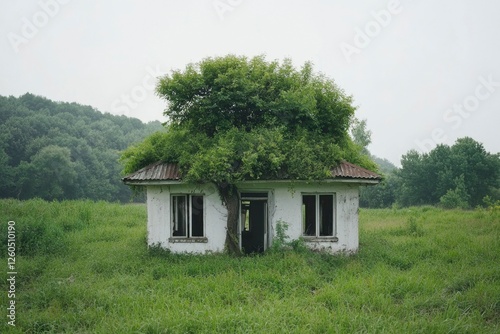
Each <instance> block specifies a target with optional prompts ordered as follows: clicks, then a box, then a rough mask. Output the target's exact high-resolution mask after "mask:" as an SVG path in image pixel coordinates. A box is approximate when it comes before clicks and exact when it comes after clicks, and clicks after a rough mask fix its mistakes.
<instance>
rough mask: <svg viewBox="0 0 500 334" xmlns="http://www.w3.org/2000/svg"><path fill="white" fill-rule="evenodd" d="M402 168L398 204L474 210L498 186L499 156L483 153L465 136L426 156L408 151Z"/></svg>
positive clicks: (441, 146)
mask: <svg viewBox="0 0 500 334" xmlns="http://www.w3.org/2000/svg"><path fill="white" fill-rule="evenodd" d="M401 165H402V168H401V170H399V171H398V172H397V175H398V177H399V178H400V180H401V188H400V189H399V191H398V195H397V201H398V202H399V203H400V204H402V205H404V206H408V205H421V204H439V203H441V204H442V205H444V206H447V207H450V206H454V207H464V208H465V207H474V206H477V205H481V204H482V203H483V198H484V197H485V196H487V195H490V196H492V195H493V196H494V194H495V193H497V191H498V188H499V186H500V184H499V177H500V155H499V154H491V153H488V152H486V150H485V149H484V147H483V145H482V144H480V143H478V142H476V141H475V140H473V139H472V138H468V137H465V138H460V139H458V140H457V141H456V143H455V144H454V145H453V146H451V147H450V146H447V145H438V146H437V147H436V148H435V149H433V150H432V151H431V152H429V153H424V154H421V153H418V152H416V151H410V152H408V153H407V154H406V155H404V156H403V158H402V160H401ZM453 203H455V204H453Z"/></svg>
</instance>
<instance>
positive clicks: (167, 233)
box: [146, 180, 364, 253]
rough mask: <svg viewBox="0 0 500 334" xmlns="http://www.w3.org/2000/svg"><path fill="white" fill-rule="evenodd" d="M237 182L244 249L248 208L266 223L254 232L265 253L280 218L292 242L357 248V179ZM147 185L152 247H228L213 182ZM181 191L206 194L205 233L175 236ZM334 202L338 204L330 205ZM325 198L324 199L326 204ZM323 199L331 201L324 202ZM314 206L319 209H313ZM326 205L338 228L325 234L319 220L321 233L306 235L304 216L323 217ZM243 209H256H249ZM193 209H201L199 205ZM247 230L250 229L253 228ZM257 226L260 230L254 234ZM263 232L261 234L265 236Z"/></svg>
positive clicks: (327, 247) (199, 249) (330, 248)
mask: <svg viewBox="0 0 500 334" xmlns="http://www.w3.org/2000/svg"><path fill="white" fill-rule="evenodd" d="M362 183H364V182H362ZM237 186H238V189H239V191H240V194H241V195H242V200H241V201H240V205H241V209H242V215H241V221H240V229H239V242H240V247H242V248H245V247H243V245H244V244H245V240H243V239H245V238H248V233H249V232H246V228H245V226H246V225H245V224H247V225H248V224H249V223H248V219H247V218H245V217H246V214H244V212H248V215H249V216H250V215H253V217H254V220H255V219H256V218H255V217H258V218H259V221H263V226H262V228H261V229H253V231H254V232H253V233H258V234H259V239H258V240H259V242H260V241H262V243H261V244H260V247H259V249H260V250H261V251H262V250H265V249H267V248H268V247H269V246H270V245H271V244H272V240H273V237H274V236H275V231H276V224H277V223H278V222H284V223H286V224H287V225H288V231H287V233H286V234H287V235H288V236H289V237H290V239H291V240H294V239H299V238H300V237H302V238H304V240H305V242H306V245H308V246H309V247H310V248H313V249H318V250H324V251H327V252H330V253H336V252H344V251H345V252H356V251H357V249H358V244H359V242H358V205H359V186H360V183H358V182H356V181H354V180H353V181H345V180H337V181H333V180H328V181H322V182H298V181H297V182H289V181H287V182H285V181H282V182H280V181H275V182H264V181H255V182H245V183H241V184H238V185H237ZM146 187H147V207H148V244H149V245H150V246H151V245H158V244H159V245H161V246H162V247H164V248H168V249H170V250H171V251H172V252H175V253H178V252H181V253H182V252H194V253H207V252H222V251H223V250H224V242H225V238H226V223H227V222H226V217H227V211H226V208H225V207H224V206H223V205H222V203H221V199H220V197H219V194H218V193H217V190H216V189H215V187H214V186H213V185H203V186H194V185H188V184H184V183H182V182H175V181H172V182H162V184H158V185H152V184H148V185H147V186H146ZM178 195H186V198H187V201H188V203H189V198H190V195H196V196H197V197H195V198H196V199H197V200H199V199H200V195H202V196H203V206H202V208H201V204H198V207H200V208H201V209H200V210H198V211H197V212H198V214H199V215H200V216H201V215H202V216H203V235H202V236H200V235H198V236H196V237H191V236H190V234H189V232H185V233H186V235H185V236H183V237H182V236H181V237H178V236H174V234H175V233H174V224H175V223H174V221H175V220H176V218H175V217H176V215H177V213H175V212H174V211H175V210H176V209H174V208H173V207H172V206H173V196H178ZM303 196H309V197H308V198H309V199H310V201H309V202H310V203H312V204H310V206H309V207H308V208H310V209H309V211H307V209H305V208H306V206H305V205H306V204H304V202H303ZM330 200H331V202H332V203H333V204H330V202H329V201H330ZM320 201H322V202H321V204H320ZM323 202H324V203H326V204H322V203H323ZM316 203H317V204H316ZM252 205H253V206H252ZM313 205H315V206H316V207H315V208H314V207H313ZM323 205H324V207H325V208H328V212H330V211H331V208H333V218H332V217H331V216H328V217H329V219H330V220H332V224H333V230H328V231H329V232H327V233H326V234H327V235H320V232H318V231H319V227H318V226H319V225H318V224H321V223H317V225H316V230H315V232H314V233H316V236H311V235H305V232H304V224H305V223H304V216H305V215H309V216H311V217H312V218H311V217H309V218H311V219H316V220H317V221H319V220H318V219H320V218H317V217H319V216H321V217H323V216H322V215H325V214H323V213H322V210H326V209H323ZM188 206H189V205H188ZM244 207H248V208H250V209H249V210H254V211H245V210H244ZM183 208H184V207H183ZM255 208H257V209H255ZM259 208H260V209H259ZM177 210H178V209H177ZM193 210H195V211H196V209H193ZM256 210H261V211H260V212H259V213H253V212H257V211H256ZM188 212H190V211H187V210H186V216H189V215H190V213H188ZM306 212H308V213H306ZM177 219H179V218H177ZM193 219H194V218H193ZM197 219H199V218H197ZM321 219H323V218H321ZM325 219H326V218H325ZM251 224H253V223H251ZM193 228H194V227H193ZM198 229H199V227H198ZM248 230H249V231H250V227H248ZM256 230H258V232H255V231H256ZM245 233H247V234H245ZM260 234H262V236H261V237H262V238H261V239H260ZM262 246H263V247H262Z"/></svg>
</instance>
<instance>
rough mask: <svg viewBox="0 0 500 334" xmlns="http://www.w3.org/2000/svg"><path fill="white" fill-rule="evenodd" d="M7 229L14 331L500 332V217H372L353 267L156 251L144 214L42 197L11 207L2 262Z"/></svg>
mask: <svg viewBox="0 0 500 334" xmlns="http://www.w3.org/2000/svg"><path fill="white" fill-rule="evenodd" d="M9 220H14V221H15V222H16V228H17V229H18V230H19V234H18V235H17V238H18V240H17V241H18V250H19V255H18V256H17V271H18V277H17V282H16V285H17V286H16V289H17V291H16V292H17V293H16V297H17V319H16V320H17V321H16V323H17V326H16V328H14V329H12V328H9V327H8V326H6V325H5V324H2V326H3V327H0V331H2V332H13V333H44V332H45V333H264V332H265V333H354V332H360V333H363V332H365V333H498V332H500V266H499V255H500V217H499V214H498V211H487V210H482V211H459V210H451V211H444V210H440V209H436V208H432V207H422V208H412V209H405V210H389V209H388V210H362V211H361V212H360V251H359V253H358V254H356V255H354V256H345V255H338V256H330V255H325V254H321V253H312V252H309V251H304V249H303V248H301V247H299V248H297V249H298V250H295V251H294V250H292V248H285V249H281V250H279V251H276V250H274V251H273V252H269V253H268V254H265V255H260V256H251V257H242V258H233V257H229V256H226V255H223V254H211V255H201V256H200V255H198V256H196V255H191V254H184V255H178V254H171V253H169V252H167V251H162V250H160V249H151V250H148V249H147V247H146V208H145V206H143V205H119V204H110V203H105V202H97V203H95V202H89V201H75V202H73V201H67V202H52V203H47V202H44V201H40V200H32V201H27V202H19V201H14V200H4V201H0V222H1V228H2V235H1V236H0V237H1V239H0V240H2V243H3V244H2V245H1V246H0V247H2V248H1V249H2V252H3V253H2V254H5V252H4V251H5V238H6V230H5V229H6V223H7V221H9ZM34 230H36V231H37V232H36V233H35V232H32V231H34ZM2 261H3V262H4V263H5V267H4V268H6V259H5V256H4V257H3V260H2ZM6 272H7V270H6V269H5V270H3V271H2V272H0V279H1V283H0V286H1V288H2V289H3V290H4V291H5V290H6V288H7V284H6ZM0 301H1V305H2V309H4V310H5V307H4V305H6V303H7V296H6V294H5V293H4V294H1V297H0ZM4 312H5V311H4ZM2 317H4V320H5V319H6V317H5V316H2ZM5 322H6V321H5Z"/></svg>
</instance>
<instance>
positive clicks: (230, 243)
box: [217, 184, 241, 255]
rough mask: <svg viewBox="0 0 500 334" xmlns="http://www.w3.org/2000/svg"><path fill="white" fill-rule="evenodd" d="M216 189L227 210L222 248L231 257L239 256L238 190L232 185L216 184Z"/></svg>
mask: <svg viewBox="0 0 500 334" xmlns="http://www.w3.org/2000/svg"><path fill="white" fill-rule="evenodd" d="M217 188H218V190H219V194H220V196H221V199H222V202H223V204H224V205H225V206H226V209H227V228H226V242H225V245H224V248H225V250H226V252H228V253H229V254H231V255H241V250H240V242H239V236H238V222H239V217H240V213H239V211H240V210H239V209H240V199H239V197H238V189H237V188H236V186H234V185H228V184H218V185H217Z"/></svg>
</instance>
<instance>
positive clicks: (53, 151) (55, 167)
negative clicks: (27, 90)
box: [0, 94, 162, 201]
mask: <svg viewBox="0 0 500 334" xmlns="http://www.w3.org/2000/svg"><path fill="white" fill-rule="evenodd" d="M158 130H162V126H161V124H160V123H159V122H153V123H151V124H147V125H145V124H143V123H142V122H141V121H139V120H138V119H133V118H128V117H125V116H113V115H110V114H102V113H100V112H99V111H97V110H95V109H93V108H91V107H88V106H82V105H78V104H76V103H61V102H53V101H51V100H48V99H46V98H43V97H39V96H35V95H32V94H25V95H23V96H21V97H19V98H15V97H3V96H0V175H1V177H2V182H1V183H0V197H3V198H5V197H14V198H19V199H28V198H32V197H40V198H43V199H47V200H53V199H57V200H60V199H75V198H89V199H93V200H110V201H117V200H119V201H128V200H129V199H130V196H131V192H130V189H128V187H126V186H124V185H123V184H122V183H121V182H120V177H119V176H120V173H121V169H122V168H121V165H120V164H119V162H118V159H119V156H120V152H121V151H122V150H124V149H125V148H126V147H127V146H129V145H130V144H132V143H135V142H138V141H140V140H143V139H144V138H145V137H146V136H148V135H149V134H151V133H152V132H154V131H158Z"/></svg>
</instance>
